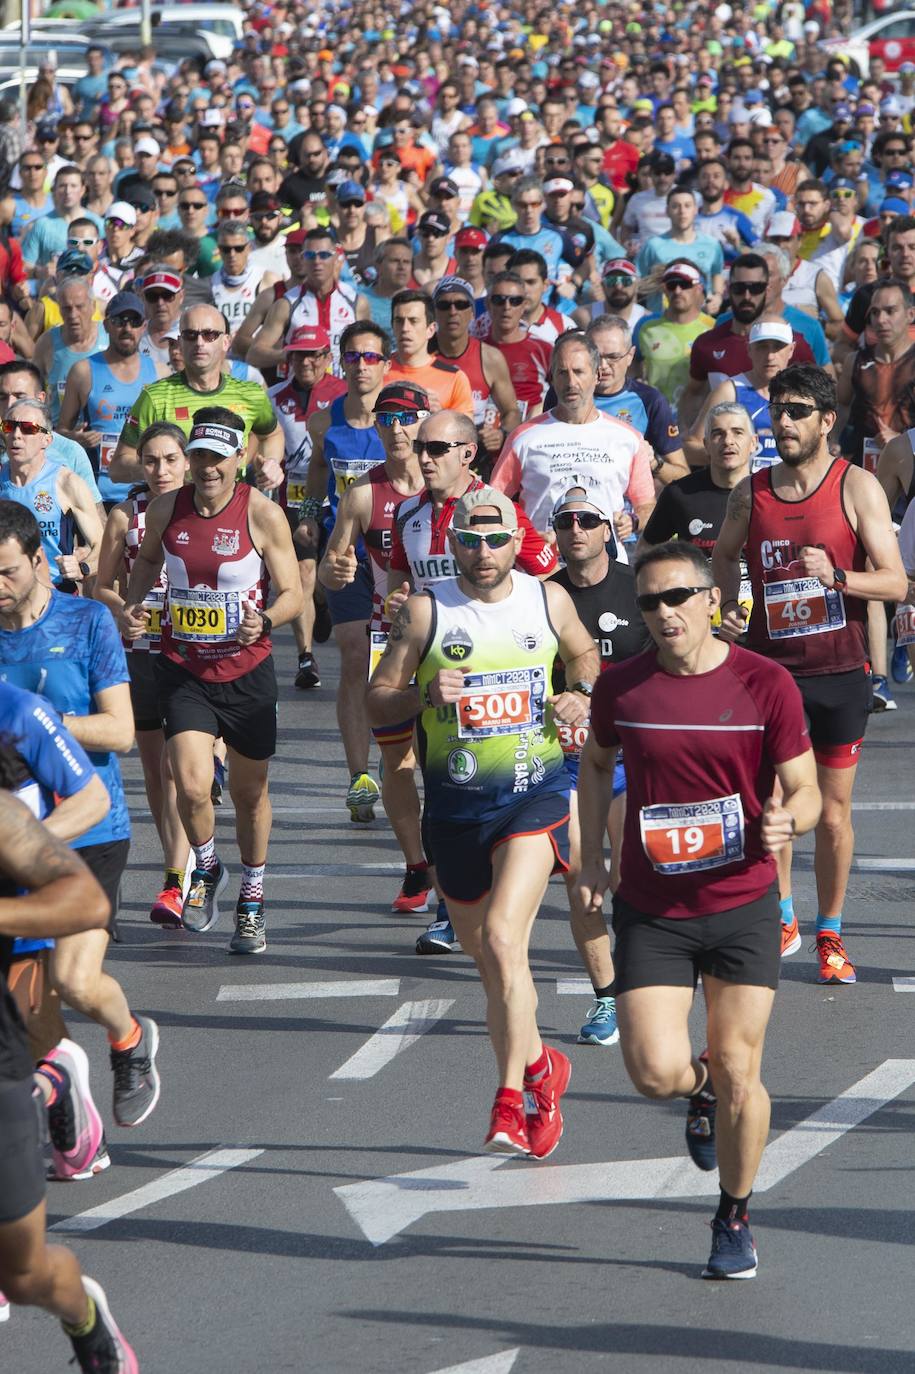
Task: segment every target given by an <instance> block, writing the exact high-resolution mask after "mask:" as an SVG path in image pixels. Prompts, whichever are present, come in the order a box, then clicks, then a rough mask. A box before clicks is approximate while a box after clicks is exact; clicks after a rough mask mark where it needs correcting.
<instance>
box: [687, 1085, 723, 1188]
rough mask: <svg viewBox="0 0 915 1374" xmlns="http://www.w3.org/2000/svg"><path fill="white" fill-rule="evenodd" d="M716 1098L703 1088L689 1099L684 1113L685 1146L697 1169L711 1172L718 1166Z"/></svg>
mask: <svg viewBox="0 0 915 1374" xmlns="http://www.w3.org/2000/svg"><path fill="white" fill-rule="evenodd" d="M717 1107H718V1099H717V1098H716V1097H715V1095H714V1093H710V1092H709V1091H708V1089H707V1088H703V1089H702V1091H701V1092H700V1093H696V1094H695V1096H694V1097H691V1098H690V1099H689V1108H688V1110H687V1113H686V1148H687V1149H688V1150H689V1157H690V1159H691V1160H692V1161H693V1163H694V1164H695V1166H696V1168H697V1169H701V1170H702V1171H703V1172H704V1173H706V1174H708V1173H711V1171H712V1170H713V1169H717V1167H718V1159H717V1157H716V1153H715V1112H716V1110H717Z"/></svg>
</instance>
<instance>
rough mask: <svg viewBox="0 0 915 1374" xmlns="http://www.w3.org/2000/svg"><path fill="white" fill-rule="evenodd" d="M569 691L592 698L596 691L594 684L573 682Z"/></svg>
mask: <svg viewBox="0 0 915 1374" xmlns="http://www.w3.org/2000/svg"><path fill="white" fill-rule="evenodd" d="M569 691H570V692H580V693H581V695H582V696H583V697H590V695H591V693H592V692H593V691H594V684H593V683H592V682H573V683H572V686H571V687H570V688H569Z"/></svg>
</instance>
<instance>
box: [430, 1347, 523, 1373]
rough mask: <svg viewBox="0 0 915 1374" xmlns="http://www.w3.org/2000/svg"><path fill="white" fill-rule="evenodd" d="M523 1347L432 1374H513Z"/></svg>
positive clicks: (450, 1366) (435, 1370)
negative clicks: (512, 1371) (513, 1368)
mask: <svg viewBox="0 0 915 1374" xmlns="http://www.w3.org/2000/svg"><path fill="white" fill-rule="evenodd" d="M520 1354H521V1347H520V1345H519V1346H516V1347H515V1349H514V1350H502V1351H500V1352H499V1354H498V1355H484V1356H483V1358H482V1360H468V1361H467V1363H466V1364H450V1365H449V1366H448V1368H447V1369H433V1371H432V1374H511V1370H512V1367H513V1366H514V1363H515V1360H517V1358H518V1356H519V1355H520Z"/></svg>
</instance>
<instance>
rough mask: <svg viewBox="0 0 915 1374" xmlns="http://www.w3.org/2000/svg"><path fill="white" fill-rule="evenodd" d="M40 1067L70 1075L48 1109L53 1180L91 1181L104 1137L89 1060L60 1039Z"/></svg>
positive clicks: (76, 1048)
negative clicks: (66, 1087) (65, 1089)
mask: <svg viewBox="0 0 915 1374" xmlns="http://www.w3.org/2000/svg"><path fill="white" fill-rule="evenodd" d="M38 1062H39V1065H41V1064H50V1065H57V1066H58V1067H59V1068H62V1069H66V1071H67V1073H68V1074H69V1076H70V1089H69V1092H66V1093H64V1095H63V1096H62V1097H61V1098H59V1099H58V1101H57V1102H55V1103H54V1106H53V1107H49V1108H48V1134H49V1136H50V1138H51V1159H52V1161H53V1168H54V1172H55V1177H57V1178H60V1179H71V1178H72V1179H80V1178H91V1177H92V1175H93V1173H94V1172H95V1170H94V1169H93V1168H92V1167H91V1166H92V1161H93V1160H94V1159H95V1156H96V1154H97V1153H98V1147H99V1145H100V1143H101V1142H102V1141H103V1140H104V1138H105V1133H104V1130H103V1129H102V1118H101V1117H100V1116H99V1114H98V1109H97V1107H96V1105H95V1103H94V1102H93V1100H92V1093H91V1092H90V1090H89V1060H88V1059H87V1058H86V1052H85V1050H83V1049H81V1048H80V1046H79V1045H77V1044H75V1043H74V1042H73V1041H72V1040H61V1041H60V1043H59V1044H57V1045H55V1046H54V1048H53V1050H51V1051H50V1053H49V1054H47V1055H45V1057H44V1059H40V1060H39V1061H38Z"/></svg>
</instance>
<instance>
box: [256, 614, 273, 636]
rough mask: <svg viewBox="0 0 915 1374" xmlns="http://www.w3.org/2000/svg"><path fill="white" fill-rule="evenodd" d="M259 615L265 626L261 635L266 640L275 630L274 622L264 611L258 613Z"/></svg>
mask: <svg viewBox="0 0 915 1374" xmlns="http://www.w3.org/2000/svg"><path fill="white" fill-rule="evenodd" d="M258 615H259V616H260V618H261V625H262V626H263V629H262V631H261V633H262V635H263V637H264V638H265V639H266V637H267V636H268V635H269V634H270V632H271V630H272V629H273V621H272V620H271V619H270V617H269V615H266V614H265V613H264V612H263V611H258Z"/></svg>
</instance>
